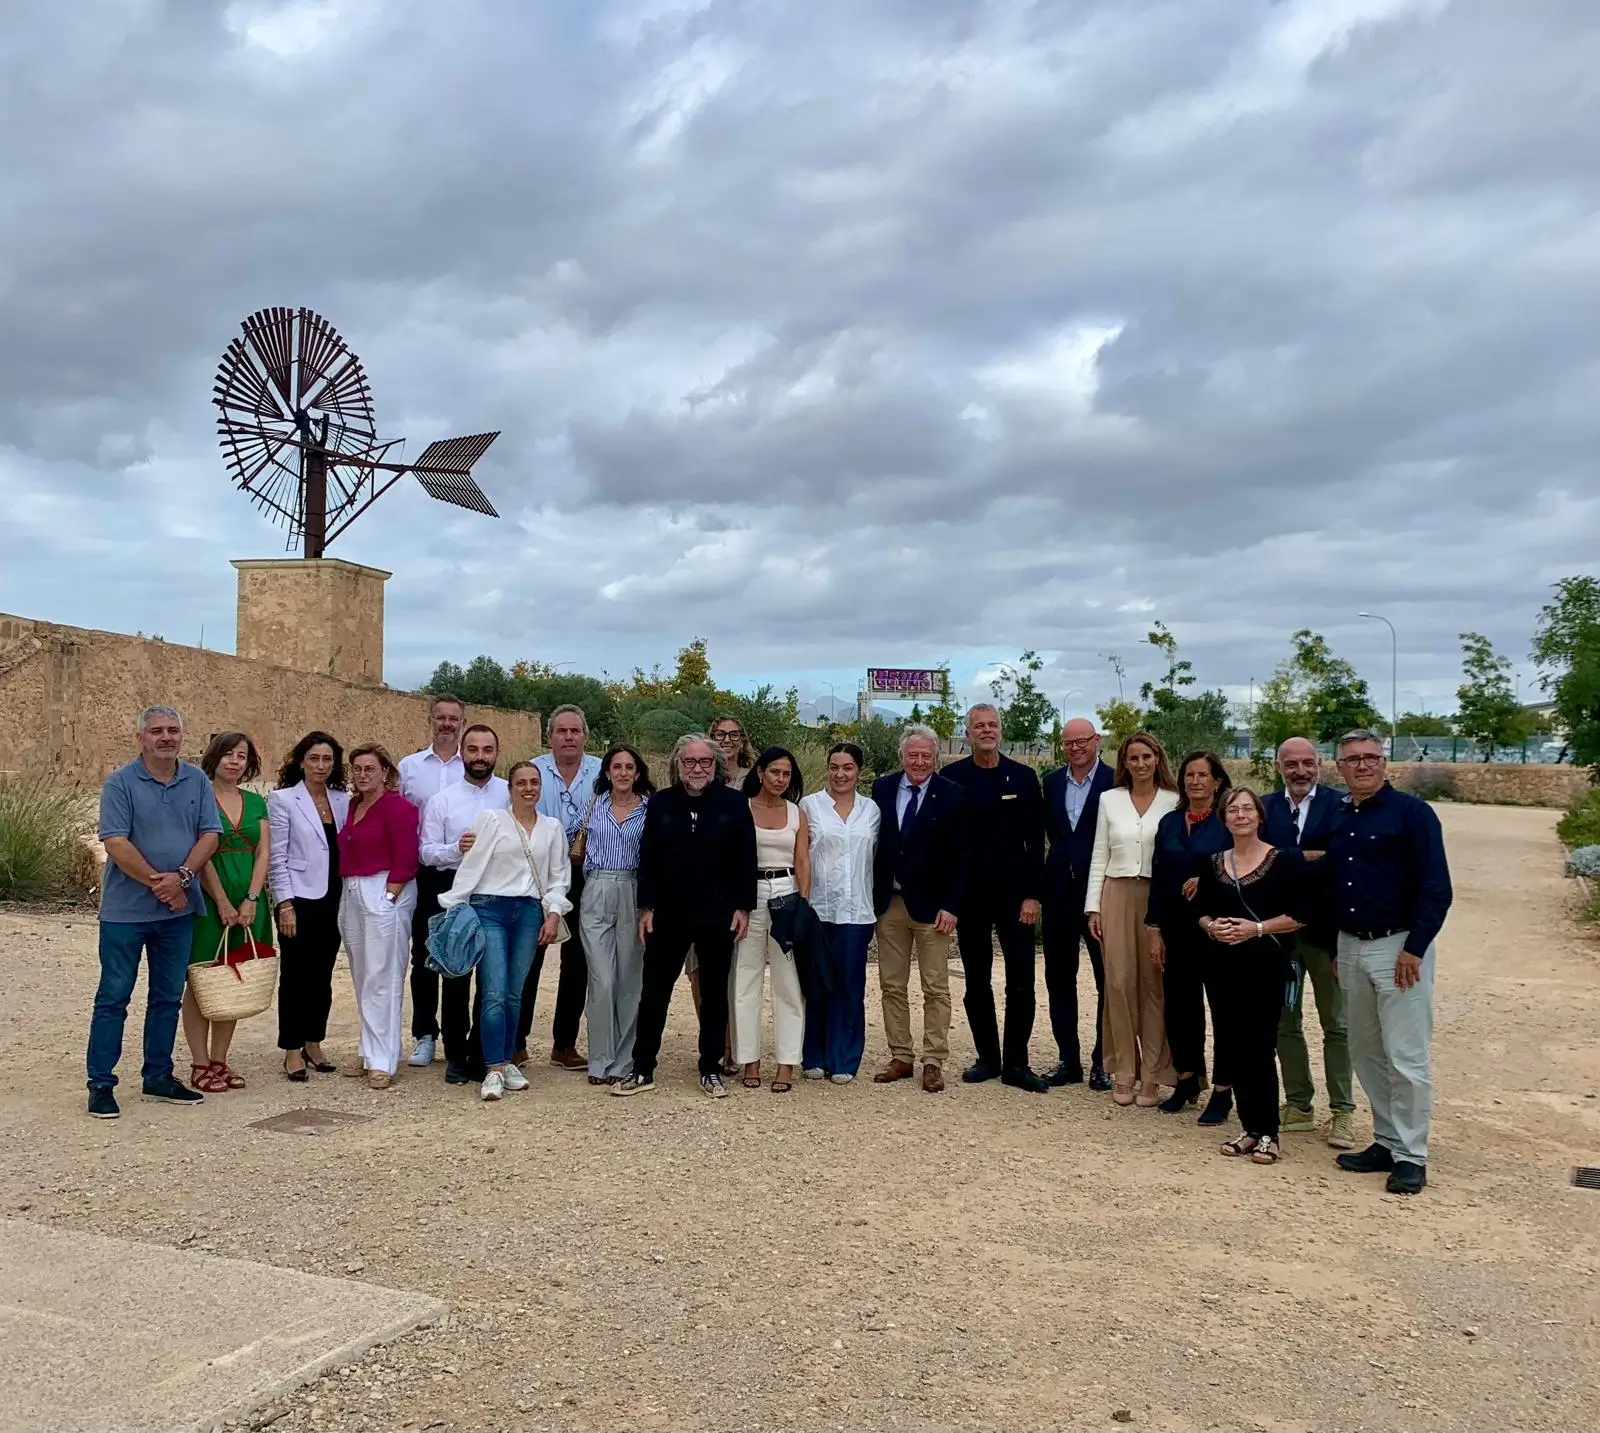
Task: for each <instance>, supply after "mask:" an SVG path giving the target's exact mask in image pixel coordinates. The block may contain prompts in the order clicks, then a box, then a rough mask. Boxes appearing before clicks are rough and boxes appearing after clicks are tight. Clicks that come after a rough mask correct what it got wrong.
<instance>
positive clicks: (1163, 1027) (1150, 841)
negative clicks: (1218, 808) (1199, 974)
mask: <svg viewBox="0 0 1600 1433" xmlns="http://www.w3.org/2000/svg"><path fill="white" fill-rule="evenodd" d="M1115 782H1116V784H1115V785H1114V786H1112V787H1111V789H1110V790H1108V791H1105V792H1104V793H1102V795H1101V797H1100V814H1099V816H1098V817H1097V818H1096V820H1095V828H1094V855H1093V856H1092V857H1091V859H1090V861H1089V886H1088V892H1087V895H1086V896H1085V898H1084V902H1083V908H1084V910H1085V911H1087V912H1088V914H1089V929H1090V931H1091V932H1092V933H1093V935H1094V936H1095V938H1096V939H1097V940H1098V941H1099V942H1100V945H1101V949H1102V951H1103V953H1104V960H1105V972H1106V982H1105V984H1106V988H1105V1016H1104V1022H1103V1025H1102V1028H1101V1039H1102V1040H1103V1041H1104V1044H1105V1064H1106V1070H1107V1072H1108V1073H1109V1074H1110V1076H1111V1081H1112V1091H1111V1098H1112V1099H1113V1100H1115V1101H1116V1102H1117V1103H1118V1104H1119V1105H1132V1104H1137V1105H1139V1106H1140V1107H1141V1108H1145V1109H1152V1108H1154V1107H1155V1105H1157V1104H1158V1103H1159V1102H1160V1098H1161V1094H1160V1087H1161V1086H1162V1085H1170V1084H1172V1083H1173V1081H1174V1080H1175V1079H1176V1078H1177V1072H1176V1071H1175V1070H1174V1069H1173V1068H1172V1056H1171V1054H1170V1053H1169V1052H1168V1050H1167V1022H1166V1012H1165V1010H1164V1008H1163V1004H1162V995H1161V967H1160V965H1159V964H1158V963H1157V959H1156V957H1155V953H1154V951H1153V950H1152V948H1151V942H1150V927H1149V926H1147V925H1146V924H1145V915H1146V912H1147V911H1148V909H1149V905H1150V863H1151V859H1152V857H1153V856H1154V853H1155V840H1156V827H1158V826H1159V825H1160V824H1161V818H1162V817H1163V816H1165V815H1166V814H1167V812H1169V811H1172V810H1175V809H1176V808H1177V805H1178V783H1177V782H1176V781H1175V780H1174V779H1173V775H1172V766H1171V764H1170V763H1169V762H1168V761H1167V754H1166V752H1164V751H1163V750H1162V749H1161V743H1160V742H1159V741H1157V740H1156V739H1155V737H1153V736H1151V735H1150V734H1149V733H1148V732H1143V731H1136V732H1134V734H1133V735H1132V736H1130V737H1128V738H1126V739H1125V740H1124V741H1123V743H1122V745H1121V746H1120V747H1118V748H1117V766H1116V777H1115ZM1157 948H1159V947H1157ZM1135 1084H1137V1085H1138V1087H1139V1092H1138V1094H1137V1095H1135V1094H1134V1085H1135Z"/></svg>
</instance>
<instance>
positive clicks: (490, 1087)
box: [478, 1070, 506, 1100]
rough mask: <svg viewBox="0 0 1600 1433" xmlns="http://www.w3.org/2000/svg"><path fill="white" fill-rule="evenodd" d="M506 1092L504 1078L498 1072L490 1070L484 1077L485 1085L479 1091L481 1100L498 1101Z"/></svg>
mask: <svg viewBox="0 0 1600 1433" xmlns="http://www.w3.org/2000/svg"><path fill="white" fill-rule="evenodd" d="M505 1092H506V1082H505V1078H504V1076H502V1075H501V1073H500V1072H499V1071H498V1070H490V1071H489V1073H488V1074H487V1075H485V1076H484V1077H483V1084H482V1086H481V1087H480V1088H479V1090H478V1098H479V1099H480V1100H497V1099H499V1098H500V1096H501V1095H503V1094H505Z"/></svg>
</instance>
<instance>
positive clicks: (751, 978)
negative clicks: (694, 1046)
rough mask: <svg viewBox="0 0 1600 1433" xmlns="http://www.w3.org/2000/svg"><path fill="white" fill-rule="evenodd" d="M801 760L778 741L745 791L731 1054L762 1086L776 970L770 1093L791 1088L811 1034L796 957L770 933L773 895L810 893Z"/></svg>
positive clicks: (747, 1082)
mask: <svg viewBox="0 0 1600 1433" xmlns="http://www.w3.org/2000/svg"><path fill="white" fill-rule="evenodd" d="M803 790H804V788H803V783H802V782H801V779H800V764H799V763H798V762H797V761H796V760H795V759H794V757H793V755H791V754H790V753H789V752H787V751H785V750H784V749H783V748H782V747H781V746H769V747H768V748H767V749H766V750H765V751H763V752H762V753H761V755H760V756H758V757H757V758H756V764H755V769H754V770H753V771H752V772H751V773H750V777H749V780H748V781H747V783H746V785H745V792H746V794H747V795H748V796H749V797H750V815H751V817H752V819H753V820H754V821H755V823H756V908H755V909H754V910H753V911H751V912H750V930H749V933H748V934H747V935H746V936H745V938H744V939H743V940H742V941H740V942H739V948H738V950H737V951H736V952H735V954H734V963H733V971H734V974H733V997H734V998H733V1044H734V1056H735V1058H736V1059H737V1060H738V1061H739V1063H740V1064H741V1065H743V1066H744V1086H745V1088H746V1089H747V1090H756V1089H760V1088H761V1043H762V1042H761V1035H762V1019H761V1005H762V996H763V993H764V991H763V987H764V986H765V984H766V980H765V975H766V971H767V968H768V967H769V966H770V967H771V969H772V1042H773V1046H774V1049H775V1052H776V1055H777V1059H778V1068H777V1070H776V1072H775V1073H774V1074H773V1077H772V1093H773V1094H775V1095H782V1094H787V1093H788V1092H789V1091H790V1090H791V1089H793V1088H794V1067H795V1066H796V1065H798V1064H799V1063H800V1056H801V1053H802V1050H803V1047H804V1044H805V1035H806V1002H805V996H804V995H803V994H802V993H801V989H800V974H799V971H798V970H796V968H795V963H794V955H793V953H792V952H786V951H785V950H784V949H783V947H782V946H780V945H779V944H778V942H777V941H775V940H773V939H772V937H771V931H772V915H771V912H770V911H769V910H768V909H767V902H768V901H769V900H776V899H777V898H778V897H780V896H787V895H790V894H792V893H794V892H795V891H798V892H799V893H800V894H801V895H802V896H805V897H806V898H807V899H809V898H810V896H811V836H810V832H809V831H808V830H807V829H806V818H805V813H804V812H802V811H801V810H800V807H799V805H798V803H799V800H800V797H801V795H802V794H803Z"/></svg>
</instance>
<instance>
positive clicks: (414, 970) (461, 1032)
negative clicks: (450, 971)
mask: <svg viewBox="0 0 1600 1433" xmlns="http://www.w3.org/2000/svg"><path fill="white" fill-rule="evenodd" d="M455 879H456V873H455V872H454V871H445V870H441V869H440V868H439V867H438V866H418V867H417V908H416V911H415V912H414V913H413V914H412V917H411V1038H412V1039H414V1040H420V1039H422V1037H423V1036H424V1035H432V1036H434V1037H435V1038H437V1037H438V1036H439V1035H440V1034H441V1033H443V1035H444V1057H445V1059H447V1060H453V1061H455V1062H457V1063H460V1064H465V1063H467V1062H468V1060H469V1058H470V1057H469V1047H468V1037H469V1034H470V1031H471V1021H472V977H471V976H470V975H463V976H460V977H459V978H449V977H446V976H442V975H440V974H439V972H438V971H437V970H429V969H428V921H429V919H430V918H431V917H433V916H436V915H438V914H439V896H440V895H441V893H443V892H444V891H448V890H449V889H450V887H451V886H452V885H454V884H455ZM441 1013H442V1016H443V1027H442V1032H441V1024H440V1017H441Z"/></svg>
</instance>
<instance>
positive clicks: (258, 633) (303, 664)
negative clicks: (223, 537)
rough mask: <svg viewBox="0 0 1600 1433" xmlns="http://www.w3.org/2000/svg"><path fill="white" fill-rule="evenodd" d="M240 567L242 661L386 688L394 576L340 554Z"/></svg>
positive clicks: (238, 649) (244, 561) (250, 561)
mask: <svg viewBox="0 0 1600 1433" xmlns="http://www.w3.org/2000/svg"><path fill="white" fill-rule="evenodd" d="M233 565H234V567H235V569H236V570H237V571H238V573H239V605H238V617H237V624H236V635H235V637H234V643H233V646H234V651H235V653H236V654H237V655H238V656H241V657H246V658H248V659H249V660H250V661H252V662H270V663H272V664H273V665H274V666H279V667H293V668H294V669H295V670H296V671H299V672H316V673H319V674H320V675H323V676H329V677H338V678H340V679H341V680H342V681H346V682H359V683H362V684H363V685H366V686H371V687H376V686H381V685H382V683H383V584H384V583H385V582H387V581H388V580H389V574H388V573H387V572H385V571H383V569H382V568H378V567H362V566H361V565H360V564H358V563H354V562H344V561H341V560H340V559H339V558H336V557H323V558H317V559H315V560H310V561H308V560H307V559H305V558H299V557H287V558H272V559H259V558H240V559H236V560H235V562H234V564H233Z"/></svg>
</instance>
